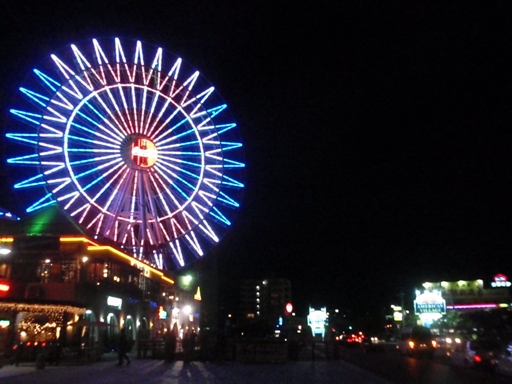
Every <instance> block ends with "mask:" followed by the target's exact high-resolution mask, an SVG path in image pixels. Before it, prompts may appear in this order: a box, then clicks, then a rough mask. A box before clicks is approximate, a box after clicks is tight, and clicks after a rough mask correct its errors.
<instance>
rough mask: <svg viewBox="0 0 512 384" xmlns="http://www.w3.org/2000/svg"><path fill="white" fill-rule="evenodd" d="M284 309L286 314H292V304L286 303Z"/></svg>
mask: <svg viewBox="0 0 512 384" xmlns="http://www.w3.org/2000/svg"><path fill="white" fill-rule="evenodd" d="M284 309H285V311H286V313H287V314H290V313H292V312H293V305H292V303H286V306H285V308H284Z"/></svg>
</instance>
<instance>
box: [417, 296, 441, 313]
mask: <svg viewBox="0 0 512 384" xmlns="http://www.w3.org/2000/svg"><path fill="white" fill-rule="evenodd" d="M414 313H415V314H416V315H422V314H431V313H432V314H445V313H446V300H444V299H443V297H442V296H441V294H440V293H439V292H438V291H433V292H429V291H427V292H424V293H423V294H419V292H417V293H416V300H414Z"/></svg>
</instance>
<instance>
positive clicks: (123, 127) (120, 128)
mask: <svg viewBox="0 0 512 384" xmlns="http://www.w3.org/2000/svg"><path fill="white" fill-rule="evenodd" d="M105 91H106V93H107V94H108V95H109V96H110V100H111V101H112V102H113V103H114V108H115V110H116V112H117V111H118V110H119V109H118V107H117V104H116V103H115V101H114V98H113V97H112V94H110V91H109V89H108V88H106V89H105ZM93 100H94V101H97V102H98V103H99V105H101V106H102V107H103V110H104V111H105V112H106V113H107V115H108V116H109V117H110V119H111V120H112V121H113V123H112V121H110V120H108V119H105V122H106V123H107V125H108V126H110V127H111V128H115V129H116V130H117V131H118V132H119V133H120V134H121V135H127V134H128V131H127V129H128V127H127V126H126V123H125V122H124V120H123V119H122V115H121V116H120V117H121V121H122V122H123V123H125V124H124V125H123V124H121V123H119V121H118V119H117V118H116V116H115V114H114V112H112V110H111V109H110V107H109V106H108V105H107V104H106V103H105V101H103V98H102V97H100V96H99V95H98V93H94V99H93ZM100 113H101V112H100Z"/></svg>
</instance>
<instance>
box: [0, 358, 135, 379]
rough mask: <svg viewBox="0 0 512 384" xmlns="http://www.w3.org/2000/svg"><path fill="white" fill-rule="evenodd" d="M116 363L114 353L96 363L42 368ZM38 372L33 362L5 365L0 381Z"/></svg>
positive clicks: (50, 367)
mask: <svg viewBox="0 0 512 384" xmlns="http://www.w3.org/2000/svg"><path fill="white" fill-rule="evenodd" d="M128 356H129V357H130V359H132V360H133V359H136V355H135V354H134V353H133V354H128ZM116 363H117V354H116V353H113V352H111V353H105V354H103V355H102V356H101V359H100V360H99V361H96V362H91V363H78V362H69V361H68V362H66V361H64V362H63V363H61V364H59V365H48V364H46V365H45V367H44V370H59V369H66V368H69V367H70V366H85V365H103V364H107V365H115V364H116ZM36 371H38V369H37V368H36V363H35V362H34V361H31V362H23V363H20V364H19V365H18V366H16V365H14V364H5V365H4V366H3V367H2V368H0V380H1V379H2V378H6V377H12V376H18V375H24V374H27V373H33V372H36Z"/></svg>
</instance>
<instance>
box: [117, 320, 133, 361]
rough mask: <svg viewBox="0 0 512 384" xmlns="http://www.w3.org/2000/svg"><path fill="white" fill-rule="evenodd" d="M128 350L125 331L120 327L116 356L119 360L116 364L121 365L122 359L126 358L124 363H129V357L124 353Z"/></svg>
mask: <svg viewBox="0 0 512 384" xmlns="http://www.w3.org/2000/svg"><path fill="white" fill-rule="evenodd" d="M126 352H128V338H127V337H126V331H125V330H124V328H123V329H121V332H119V343H118V345H117V357H118V359H119V362H118V363H117V365H123V363H124V360H126V364H127V365H128V364H130V363H131V361H130V358H129V357H128V355H127V354H126Z"/></svg>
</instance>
